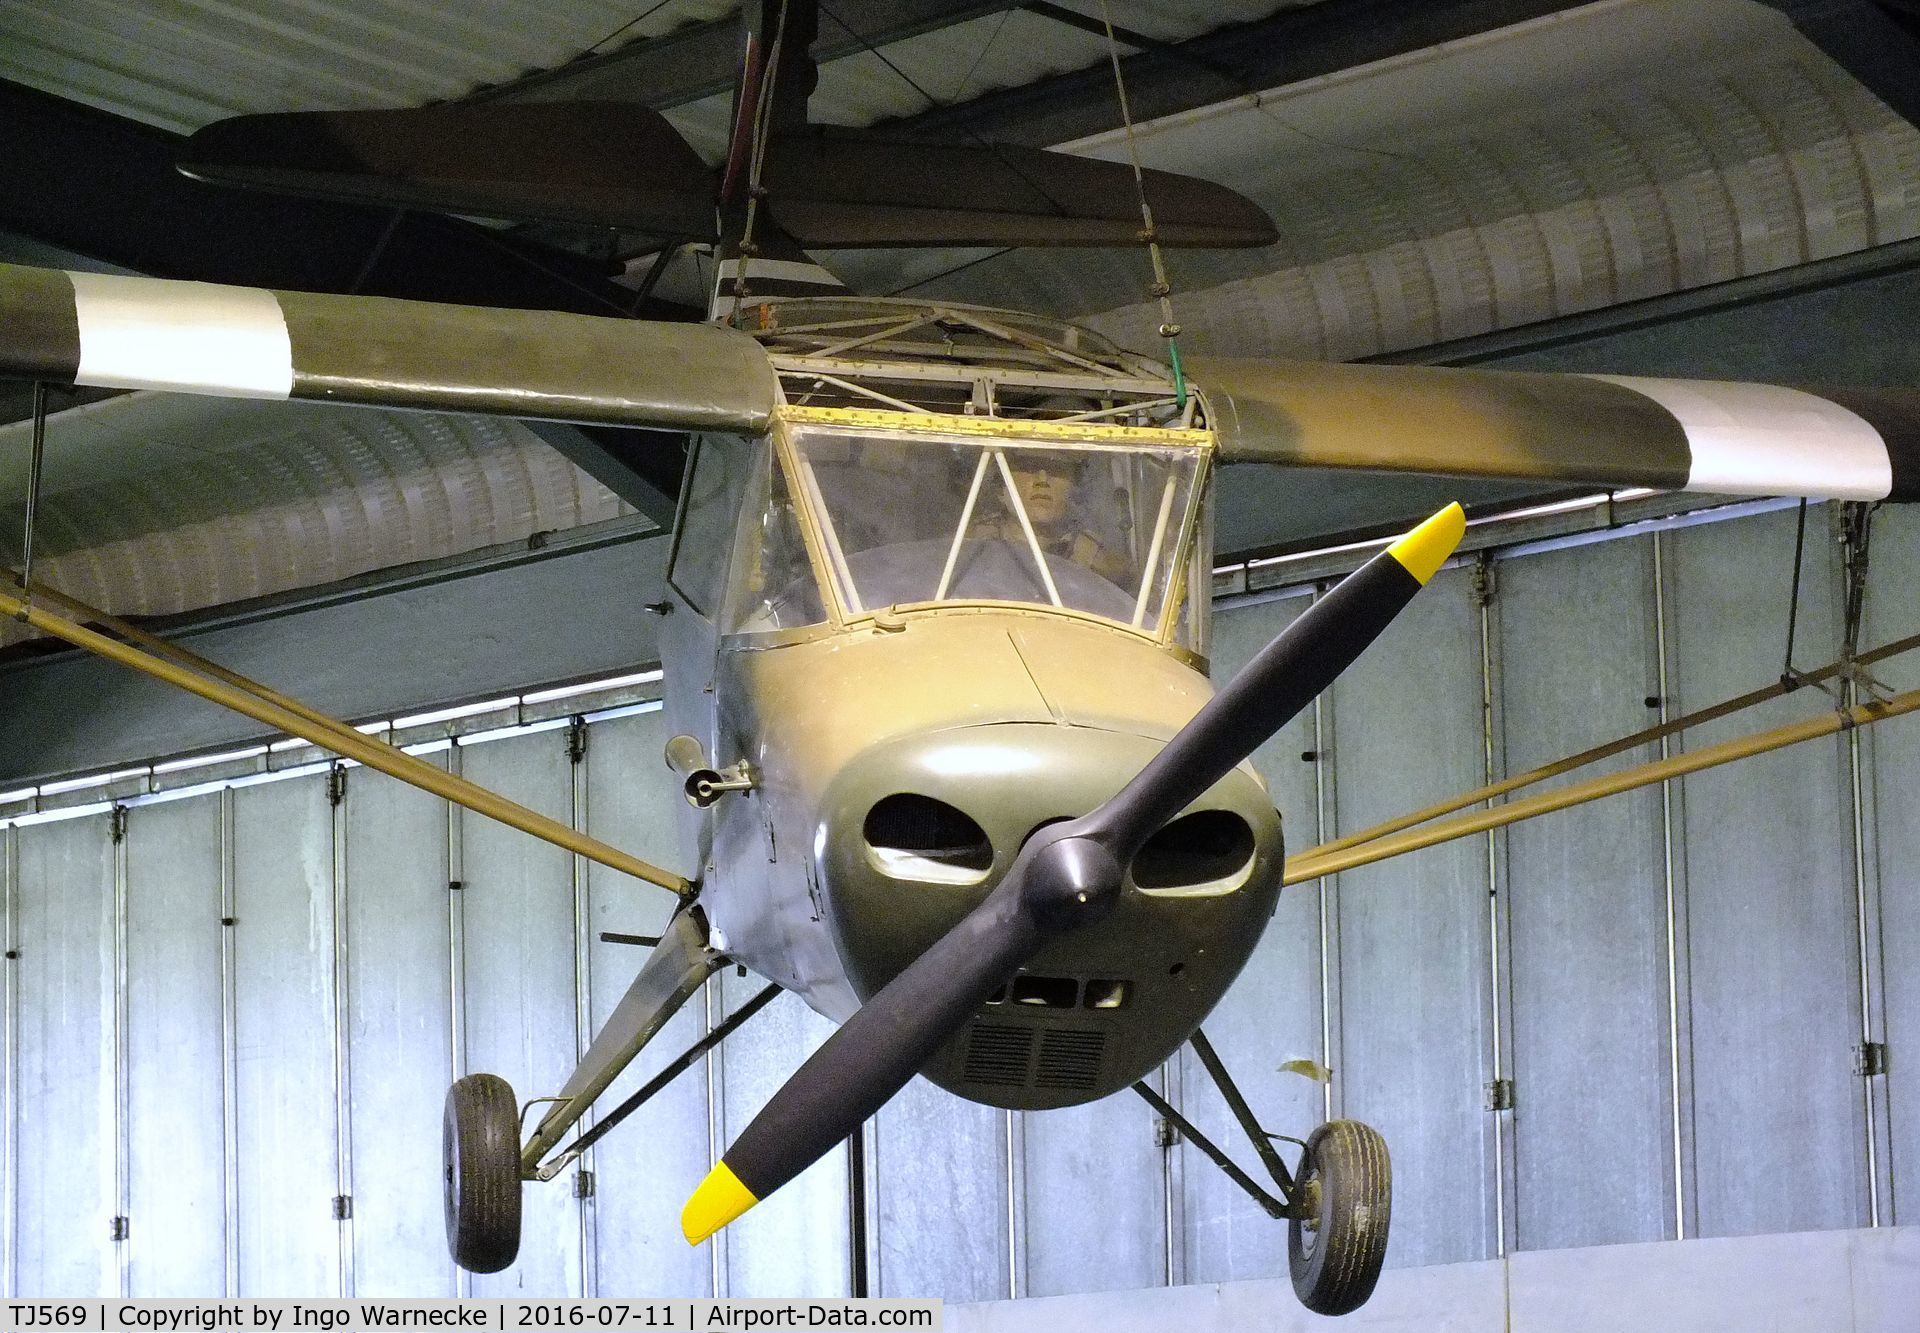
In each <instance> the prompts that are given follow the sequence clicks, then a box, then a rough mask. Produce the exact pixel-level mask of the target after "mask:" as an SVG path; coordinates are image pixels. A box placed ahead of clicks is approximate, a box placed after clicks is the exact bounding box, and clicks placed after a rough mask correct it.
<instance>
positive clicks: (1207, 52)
mask: <svg viewBox="0 0 1920 1333" xmlns="http://www.w3.org/2000/svg"><path fill="white" fill-rule="evenodd" d="M1886 2H1887V3H1896V4H1898V6H1899V7H1900V8H1901V9H1902V10H1903V11H1907V12H1911V8H1920V0H1886ZM1762 3H1767V4H1770V5H1771V6H1772V7H1773V8H1776V9H1778V10H1780V11H1782V12H1783V13H1785V14H1786V15H1787V16H1788V17H1789V18H1790V19H1792V20H1793V22H1794V24H1795V25H1796V26H1797V27H1798V28H1799V30H1800V31H1801V33H1802V34H1804V35H1805V36H1806V37H1807V38H1808V39H1809V40H1810V41H1812V42H1813V43H1814V44H1815V45H1816V46H1818V47H1820V48H1821V50H1823V51H1824V52H1825V53H1826V54H1827V55H1828V56H1829V57H1830V58H1831V59H1833V60H1834V61H1835V62H1837V63H1838V64H1840V65H1841V66H1842V67H1843V68H1845V69H1846V70H1847V71H1848V73H1850V74H1852V75H1853V77H1854V78H1856V79H1858V80H1859V81H1860V82H1861V83H1862V84H1864V85H1865V86H1866V87H1867V88H1868V89H1869V90H1871V91H1872V92H1873V93H1874V94H1875V95H1876V96H1878V97H1879V98H1880V99H1881V100H1882V101H1884V102H1886V103H1887V105H1888V106H1890V107H1892V108H1893V110H1894V111H1896V112H1897V113H1899V114H1900V115H1901V116H1903V117H1905V118H1906V119H1907V120H1908V121H1911V122H1913V123H1915V124H1920V41H1916V39H1915V37H1914V36H1913V34H1912V31H1911V29H1910V28H1909V27H1908V26H1907V23H1906V22H1905V21H1903V19H1900V18H1896V17H1895V16H1894V15H1893V14H1890V13H1889V12H1888V11H1887V10H1886V9H1884V8H1882V5H1881V4H1877V3H1874V2H1873V0H1762ZM1026 7H1027V8H1033V9H1036V10H1037V12H1046V11H1047V10H1050V9H1051V8H1053V7H1052V6H1026ZM1580 7H1582V6H1581V4H1580V3H1578V2H1576V0H1443V2H1441V3H1435V2H1434V0H1326V2H1325V3H1321V4H1317V5H1309V6H1307V7H1305V8H1300V9H1288V10H1283V11H1281V12H1280V13H1277V14H1274V15H1272V16H1270V17H1268V18H1265V19H1260V20H1257V21H1255V22H1252V23H1244V24H1236V25H1234V26H1232V27H1226V28H1220V29H1217V30H1216V31H1214V32H1210V33H1207V34H1205V35H1203V36H1200V37H1195V38H1192V39H1190V40H1188V41H1185V42H1179V43H1173V44H1167V43H1156V44H1154V45H1153V46H1152V47H1150V48H1148V49H1144V50H1139V51H1136V52H1135V53H1133V54H1131V55H1127V56H1124V57H1123V58H1122V61H1121V65H1122V68H1123V70H1124V71H1125V74H1126V80H1127V95H1128V98H1129V99H1130V101H1131V102H1132V105H1133V114H1134V118H1135V119H1136V120H1141V121H1144V120H1152V119H1156V118H1158V117H1161V116H1170V115H1175V114H1177V113H1179V112H1182V111H1189V110H1192V109H1193V108H1195V107H1200V106H1205V105H1207V104H1209V103H1212V102H1217V101H1220V100H1222V99H1225V98H1229V97H1234V96H1239V95H1241V94H1244V93H1249V92H1255V91H1260V90H1264V89H1268V88H1277V87H1283V86H1285V85H1287V84H1292V83H1299V82H1301V81H1303V80H1306V79H1311V78H1317V77H1319V76H1321V75H1326V74H1333V73H1337V72H1338V71H1340V70H1344V69H1352V68H1354V67H1355V66H1358V65H1365V64H1369V63H1371V62H1373V61H1377V60H1386V59H1390V58H1392V57H1395V56H1402V55H1407V54H1410V53H1412V52H1415V51H1421V50H1426V49H1428V48H1430V47H1434V46H1438V45H1440V44H1442V43H1444V42H1454V41H1460V40H1463V39H1466V38H1469V37H1475V36H1478V35H1480V34H1482V33H1487V32H1492V31H1494V30H1495V29H1498V28H1504V27H1509V26H1511V25H1513V24H1516V23H1524V22H1527V21H1528V20H1530V19H1538V18H1545V17H1549V16H1551V15H1554V14H1558V13H1563V12H1565V11H1568V10H1572V9H1578V8H1580ZM1910 7H1911V8H1910ZM1118 123H1119V114H1118V108H1117V106H1116V104H1115V101H1114V94H1113V72H1112V70H1111V69H1109V68H1108V67H1107V65H1106V64H1105V63H1104V62H1103V63H1101V64H1098V65H1095V66H1093V67H1090V68H1088V69H1084V70H1079V71H1076V72H1074V73H1071V74H1062V75H1057V76H1055V77H1053V78H1050V79H1042V80H1039V81H1037V82H1035V83H1031V84H1027V85H1025V86H1024V87H1019V88H1009V89H1004V90H1001V91H998V92H993V93H989V94H987V95H985V96H983V97H978V98H975V99H973V100H971V101H968V102H962V103H959V104H957V105H954V106H950V107H940V108H937V109H933V110H929V111H925V112H921V113H919V114H916V115H913V116H909V117H905V118H902V119H899V120H895V121H891V122H888V123H887V124H886V125H885V126H882V127H878V128H886V129H892V130H895V131H898V132H899V133H900V134H901V136H902V137H905V138H922V137H924V138H928V139H949V140H950V139H954V138H956V137H960V136H971V137H977V138H982V139H990V140H994V141H996V142H1002V143H1016V144H1027V145H1032V146H1035V147H1046V146H1049V145H1052V144H1058V143H1066V142H1069V141H1071V140H1074V139H1079V138H1084V137H1086V136H1088V135H1092V134H1099V133H1103V132H1105V131H1108V130H1111V129H1113V128H1114V127H1115V126H1116V125H1117V124H1118Z"/></svg>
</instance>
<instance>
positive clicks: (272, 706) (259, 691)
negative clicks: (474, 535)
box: [0, 571, 693, 897]
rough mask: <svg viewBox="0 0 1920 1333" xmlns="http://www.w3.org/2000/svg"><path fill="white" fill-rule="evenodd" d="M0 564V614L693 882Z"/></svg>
mask: <svg viewBox="0 0 1920 1333" xmlns="http://www.w3.org/2000/svg"><path fill="white" fill-rule="evenodd" d="M0 572H4V573H5V575H6V577H5V580H4V581H3V582H0V614H5V615H11V616H17V617H19V618H21V619H24V620H25V621H26V622H27V623H28V624H30V625H32V626H33V627H34V628H35V629H37V630H40V631H41V632H42V633H45V634H51V635H53V636H54V637H55V638H59V639H65V640H66V641H67V642H68V643H71V644H73V645H75V646H76V647H80V648H85V649H86V650H87V651H89V652H92V653H97V654H98V655H100V656H101V657H104V658H106V659H108V660H109V661H112V662H117V663H119V664H120V665H121V666H126V667H132V668H133V669H134V670H135V671H139V672H142V673H144V674H146V675H149V676H153V677H155V678H156V679H159V680H162V681H165V682H166V683H167V684H169V685H176V686H178V687H179V688H181V689H183V690H186V691H187V692H189V693H190V694H197V695H199V696H200V697H201V698H202V699H205V700H207V701H208V702H210V703H216V704H219V705H220V706H222V707H223V708H230V709H232V710H233V711H234V712H236V713H239V714H241V715H243V716H245V717H249V718H252V719H253V720H254V721H255V722H258V723H260V724H261V725H262V726H267V727H272V728H273V729H274V730H276V731H284V732H286V733H287V734H288V735H290V736H298V737H299V738H300V739H301V740H304V741H310V742H312V743H313V744H314V745H317V746H319V747H320V748H322V749H324V750H331V751H333V753H335V754H337V755H340V756H341V757H343V758H346V759H351V760H354V761H355V762H356V763H361V764H365V765H366V766H367V767H368V768H371V769H376V770H378V771H379V772H382V773H385V774H386V775H387V776H388V777H390V778H397V779H398V780H400V781H401V782H405V783H408V784H409V785H411V786H415V787H419V788H421V789H422V790H423V791H428V792H431V793H433V794H434V795H435V796H438V797H441V798H442V799H443V800H448V801H452V802H453V803H454V804H455V805H460V806H464V807H465V808H467V809H469V810H472V811H474V812H475V813H476V814H482V815H485V816H487V817H488V818H489V819H497V820H499V821H500V822H501V823H502V824H505V825H507V826H508V827H510V828H516V829H519V830H520V831H521V832H523V833H530V834H532V835H533V836H534V837H536V838H539V839H542V840H543V841H545V842H550V843H552V844H554V845H555V846H556V847H561V848H564V849H565V850H567V851H569V852H572V853H574V854H575V855H576V856H584V857H586V858H587V859H588V860H590V861H597V862H599V863H600V864H601V865H604V866H608V867H610V868H611V869H614V870H618V871H620V872H622V873H623V874H628V875H632V876H633V877H634V878H635V879H642V880H645V881H646V882H647V883H649V884H657V885H659V886H660V887H661V888H663V889H668V890H670V891H672V892H674V893H676V894H679V895H681V896H683V897H684V896H686V895H687V894H688V893H689V892H691V890H692V887H693V886H692V885H691V884H689V883H688V882H687V880H685V879H683V878H682V877H680V876H679V875H676V874H674V873H673V872H672V871H671V870H663V869H661V868H660V867H659V866H656V865H649V864H648V863H647V862H645V861H642V860H640V859H639V858H638V857H635V856H630V855H628V854H627V853H626V852H623V851H621V850H620V849H619V848H617V847H610V846H608V845H607V844H606V843H604V842H601V841H600V840H599V839H598V838H591V837H588V836H587V835H586V834H584V833H582V832H580V831H579V830H578V829H572V828H568V827H567V826H566V825H565V824H562V823H560V822H559V821H557V820H554V819H549V818H548V817H547V816H545V815H543V814H540V813H538V812H537V811H533V810H529V809H527V807H525V806H524V805H519V804H516V803H515V802H513V801H509V800H508V799H507V798H506V797H504V796H501V795H500V794H498V793H497V792H492V791H488V790H487V789H486V788H485V787H482V786H479V785H478V784H476V783H472V782H469V781H467V780H466V779H465V778H462V777H459V776H456V775H455V774H452V773H449V772H447V771H446V770H445V769H442V768H439V767H437V766H436V765H433V764H430V763H428V762H426V761H425V760H424V759H420V758H418V757H417V756H415V755H410V754H408V753H407V752H406V751H404V750H402V749H400V748H399V747H398V746H394V745H389V744H387V743H386V742H385V741H380V740H375V739H374V738H373V737H371V736H368V735H366V734H365V733H363V732H360V731H356V730H354V728H352V727H350V726H348V725H347V724H346V723H344V722H341V721H338V720H337V719H334V718H331V717H328V716H327V715H326V714H324V713H320V712H316V711H314V710H313V709H311V708H308V707H307V706H306V705H305V704H302V703H300V702H298V701H297V700H294V699H290V698H288V697H287V696H285V695H283V694H280V693H278V692H277V691H274V690H271V689H269V688H268V687H266V686H265V685H261V684H259V683H258V682H256V681H252V680H248V679H247V678H246V677H245V676H242V675H239V674H238V673H236V672H232V671H229V670H227V669H226V668H225V667H222V666H219V665H217V664H216V663H213V662H209V661H207V660H206V659H205V658H204V657H201V656H199V655H198V654H196V653H192V652H189V651H187V650H186V649H185V648H181V647H179V646H177V645H175V644H170V643H168V642H166V641H165V640H164V639H159V638H156V637H154V636H153V635H151V634H148V633H146V632H145V631H144V630H142V629H140V628H139V627H138V626H135V625H131V624H128V623H127V622H126V621H124V620H119V619H116V618H115V617H113V616H110V615H108V614H107V613H106V612H104V611H98V610H95V609H94V608H93V607H90V606H88V605H87V604H86V603H85V602H81V601H79V600H77V599H75V598H72V597H68V596H66V595H65V594H63V593H58V592H55V591H53V590H52V589H50V588H48V587H47V586H46V585H45V584H36V585H35V586H34V588H33V590H32V597H33V601H32V602H31V603H29V602H28V601H27V600H25V598H24V597H22V596H16V595H15V593H16V592H19V591H21V587H20V582H19V579H18V577H17V576H15V575H14V574H13V573H12V572H11V571H0ZM49 605H51V606H57V607H59V608H60V609H61V610H62V611H64V612H67V613H69V614H71V615H73V616H77V617H80V619H83V620H89V621H94V622H96V623H98V624H101V625H104V626H106V627H107V628H108V629H110V630H112V631H113V633H114V634H117V635H119V636H120V637H119V638H117V639H116V638H110V637H108V636H107V635H105V634H101V633H99V632H98V631H96V630H92V629H89V628H87V626H86V625H84V624H81V623H80V621H79V620H74V619H69V618H68V617H67V616H66V615H59V614H55V613H54V612H52V611H49V610H47V609H46V607H47V606H49ZM123 640H124V642H123Z"/></svg>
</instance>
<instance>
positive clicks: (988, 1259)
mask: <svg viewBox="0 0 1920 1333" xmlns="http://www.w3.org/2000/svg"><path fill="white" fill-rule="evenodd" d="M872 1152H873V1172H874V1179H875V1184H874V1188H875V1194H876V1198H875V1204H876V1207H875V1209H874V1218H875V1223H874V1230H875V1237H874V1239H875V1242H876V1247H877V1258H878V1262H877V1264H876V1272H875V1274H874V1283H873V1294H874V1295H876V1296H913V1295H918V1294H920V1293H922V1292H929V1291H938V1292H940V1293H941V1294H942V1297H943V1298H944V1299H946V1300H953V1301H989V1300H1000V1299H1004V1298H1006V1297H1008V1296H1011V1295H1012V1294H1013V1291H1012V1280H1011V1274H1010V1267H1009V1265H1010V1258H1009V1252H1008V1245H1009V1235H1010V1226H1009V1218H1008V1211H1007V1210H1008V1204H1009V1203H1010V1201H1011V1200H1010V1196H1009V1188H1010V1184H1009V1177H1008V1159H1007V1113H1006V1112H1005V1111H1002V1110H999V1109H997V1108H995V1107H991V1106H979V1105H976V1104H975V1103H972V1102H967V1101H963V1100H961V1099H960V1098H958V1097H955V1096H954V1095H953V1094H952V1093H950V1092H947V1091H945V1090H944V1089H941V1088H936V1087H934V1086H933V1085H932V1084H931V1083H928V1082H926V1081H925V1080H924V1079H915V1080H914V1081H913V1082H912V1083H910V1084H908V1085H907V1088H906V1090H905V1091H904V1092H902V1093H901V1094H900V1095H899V1096H898V1097H895V1098H894V1099H893V1100H892V1101H891V1102H889V1103H887V1105H886V1106H885V1108H883V1109H882V1110H881V1112H880V1114H879V1115H877V1116H876V1117H874V1133H873V1149H872Z"/></svg>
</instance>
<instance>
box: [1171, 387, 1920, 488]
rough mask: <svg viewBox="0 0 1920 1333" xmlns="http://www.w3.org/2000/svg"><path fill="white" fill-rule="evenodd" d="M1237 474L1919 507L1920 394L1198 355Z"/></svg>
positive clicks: (1223, 450)
mask: <svg viewBox="0 0 1920 1333" xmlns="http://www.w3.org/2000/svg"><path fill="white" fill-rule="evenodd" d="M1186 364H1187V372H1188V374H1189V375H1190V376H1191V377H1192V379H1193V381H1194V383H1195V384H1197V385H1199V386H1200V387H1201V389H1202V390H1203V391H1204V392H1205V393H1206V395H1207V402H1208V406H1209V409H1210V411H1211V413H1212V423H1213V426H1214V428H1215V429H1216V430H1218V431H1219V432H1220V456H1221V459H1222V461H1223V462H1230V463H1277V464H1283V465H1291V466H1298V467H1322V468H1355V469H1363V470H1367V471H1375V472H1410V473H1420V474H1423V475H1426V476H1445V477H1478V478H1501V479H1510V480H1538V481H1549V482H1564V483H1568V484H1577V485H1594V486H1603V487H1629V486H1647V487H1652V488H1655V489H1660V490H1686V491H1703V492H1708V493H1711V494H1716V495H1804V496H1808V497H1811V498H1815V499H1834V500H1916V499H1920V391H1915V390H1908V389H1820V390H1817V391H1808V390H1802V389H1789V388H1781V387H1778V386H1775V385H1771V384H1738V383H1727V382H1722V381H1714V380H1680V379H1654V378H1638V377H1633V376H1627V375H1567V374H1535V373H1526V372H1517V371H1498V370H1461V369H1449V368H1445V367H1437V366H1387V365H1353V364H1331V363H1325V362H1311V361H1296V362H1289V361H1264V360H1260V361H1256V360H1236V359H1232V358H1226V357H1199V356H1195V357H1189V358H1187V363H1186Z"/></svg>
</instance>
